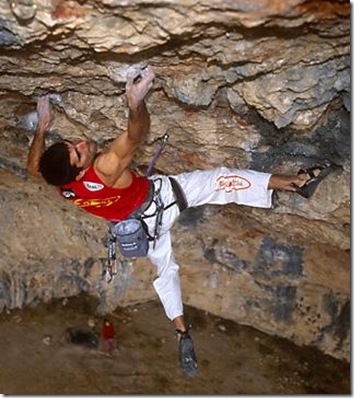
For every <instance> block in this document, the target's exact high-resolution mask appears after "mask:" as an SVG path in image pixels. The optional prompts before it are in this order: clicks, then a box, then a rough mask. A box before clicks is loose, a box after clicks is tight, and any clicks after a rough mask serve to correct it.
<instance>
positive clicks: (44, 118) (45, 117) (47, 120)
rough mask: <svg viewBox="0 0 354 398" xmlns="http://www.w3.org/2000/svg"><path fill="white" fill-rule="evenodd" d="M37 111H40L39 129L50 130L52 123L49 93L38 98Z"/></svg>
mask: <svg viewBox="0 0 354 398" xmlns="http://www.w3.org/2000/svg"><path fill="white" fill-rule="evenodd" d="M37 113H38V130H41V131H46V130H48V128H49V127H50V125H51V123H52V114H51V110H50V103H49V95H44V96H42V97H39V98H38V101H37Z"/></svg>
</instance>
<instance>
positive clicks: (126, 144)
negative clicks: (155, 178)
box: [95, 66, 155, 186]
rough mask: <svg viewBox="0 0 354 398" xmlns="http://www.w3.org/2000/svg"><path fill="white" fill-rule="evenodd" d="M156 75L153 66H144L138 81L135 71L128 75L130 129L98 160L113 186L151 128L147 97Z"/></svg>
mask: <svg viewBox="0 0 354 398" xmlns="http://www.w3.org/2000/svg"><path fill="white" fill-rule="evenodd" d="M154 78H155V74H154V72H153V70H152V68H151V67H150V66H148V67H146V68H145V69H143V71H142V73H141V80H140V82H138V83H134V75H133V74H130V75H128V78H127V84H126V96H127V100H128V107H129V120H128V129H127V131H126V132H124V133H123V134H121V135H120V136H119V137H117V138H116V139H115V140H114V141H113V143H112V145H111V147H110V148H109V150H108V151H107V152H106V153H104V154H102V155H101V156H100V157H99V158H98V159H97V161H96V163H95V167H96V170H97V172H98V173H99V175H100V177H101V178H102V179H103V180H104V181H105V182H106V183H108V184H109V185H112V186H113V185H116V184H117V181H119V179H120V177H121V176H122V175H123V174H124V172H125V171H126V170H127V167H128V166H129V164H130V162H131V161H132V159H133V156H134V155H135V153H136V151H137V149H138V148H139V146H140V144H142V143H143V142H144V140H145V139H146V137H147V135H148V133H149V131H150V116H149V113H148V111H147V109H146V105H145V97H146V95H147V94H148V92H149V90H150V89H151V87H152V85H153V80H154Z"/></svg>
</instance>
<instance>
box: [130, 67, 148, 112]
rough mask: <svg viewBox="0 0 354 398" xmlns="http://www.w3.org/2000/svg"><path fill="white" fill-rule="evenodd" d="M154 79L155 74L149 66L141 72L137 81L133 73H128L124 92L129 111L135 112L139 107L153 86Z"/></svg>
mask: <svg viewBox="0 0 354 398" xmlns="http://www.w3.org/2000/svg"><path fill="white" fill-rule="evenodd" d="M154 78H155V73H154V71H153V69H152V67H151V66H149V65H148V66H147V67H146V68H144V69H142V70H141V73H140V75H139V78H138V79H137V76H136V73H134V71H131V72H128V76H127V84H126V86H125V92H126V96H127V99H128V106H129V108H130V109H134V110H135V109H136V108H137V107H139V105H141V103H142V102H143V101H144V99H145V97H146V95H147V93H148V92H149V90H150V89H151V87H152V85H153V80H154Z"/></svg>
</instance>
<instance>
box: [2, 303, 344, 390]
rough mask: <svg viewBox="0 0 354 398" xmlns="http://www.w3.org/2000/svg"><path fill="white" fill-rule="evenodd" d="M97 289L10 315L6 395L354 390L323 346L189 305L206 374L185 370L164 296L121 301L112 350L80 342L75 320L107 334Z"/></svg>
mask: <svg viewBox="0 0 354 398" xmlns="http://www.w3.org/2000/svg"><path fill="white" fill-rule="evenodd" d="M96 308H97V302H96V301H95V300H94V299H93V298H91V297H87V296H80V297H75V298H70V299H64V300H55V301H53V302H51V303H48V304H40V305H38V306H36V307H28V308H26V309H24V310H12V311H4V312H3V313H2V314H1V315H0V352H1V355H0V369H1V372H0V393H2V394H14V395H22V394H39V395H42V394H71V395H74V394H100V395H101V394H111V395H116V394H156V395H157V394H203V395H208V394H231V395H233V394H350V365H349V364H348V363H346V362H343V361H339V360H336V359H334V358H332V357H330V356H328V355H325V354H323V353H321V352H320V351H318V350H317V349H315V348H311V347H299V346H296V345H294V344H293V343H291V342H289V341H287V340H285V339H281V338H276V337H272V336H268V335H266V334H264V333H262V332H260V331H257V330H256V329H253V328H251V327H247V326H242V325H238V324H237V323H234V322H231V321H228V320H224V319H221V318H219V317H215V316H212V315H210V314H207V313H205V312H204V311H200V310H197V309H194V308H191V307H188V306H186V311H185V312H186V317H187V319H188V321H189V322H190V323H191V324H192V330H191V335H192V337H193V340H194V345H195V348H196V353H197V357H198V365H199V373H198V375H197V377H195V378H187V377H185V376H184V375H183V374H182V372H181V370H180V368H179V365H178V357H177V355H178V354H177V340H176V337H175V335H174V331H173V328H172V325H171V323H170V322H169V321H168V320H167V318H166V317H165V315H164V312H163V310H162V307H161V305H160V303H159V302H150V303H145V304H140V305H135V306H131V307H127V308H118V309H117V310H116V311H114V313H112V314H109V315H108V316H107V317H108V318H109V319H110V320H111V321H112V322H113V324H114V326H115V329H116V335H117V342H118V346H117V348H116V349H115V351H114V352H113V353H112V355H111V356H109V355H108V354H106V353H105V352H103V348H102V346H101V345H100V346H99V347H98V348H97V349H93V348H88V347H85V346H82V345H77V344H70V343H69V342H68V341H67V340H66V338H65V331H66V328H68V327H80V328H86V329H89V324H90V325H91V326H92V323H93V322H95V326H93V330H94V331H95V332H96V333H97V334H98V335H100V332H101V327H102V322H103V321H102V319H103V318H102V317H101V316H100V315H98V314H97V313H96Z"/></svg>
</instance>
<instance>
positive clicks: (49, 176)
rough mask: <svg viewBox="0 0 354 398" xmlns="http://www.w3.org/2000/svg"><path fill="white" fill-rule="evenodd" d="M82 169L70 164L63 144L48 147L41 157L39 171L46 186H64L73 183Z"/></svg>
mask: <svg viewBox="0 0 354 398" xmlns="http://www.w3.org/2000/svg"><path fill="white" fill-rule="evenodd" d="M81 170H82V167H76V166H72V165H71V164H70V154H69V149H68V146H67V144H66V143H65V142H57V143H56V144H53V145H52V146H50V147H49V148H48V149H47V150H46V151H45V152H44V153H43V155H42V156H41V159H40V161H39V171H40V172H41V174H42V176H43V177H44V179H45V180H46V181H47V183H48V184H52V185H57V186H58V185H65V184H69V183H70V182H72V181H75V179H76V177H77V175H78V174H79V173H80V171H81Z"/></svg>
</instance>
